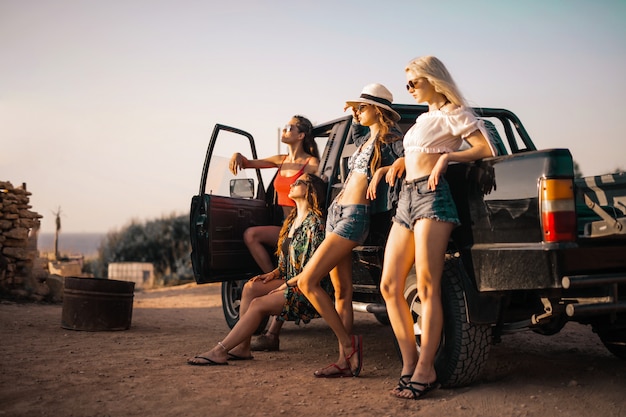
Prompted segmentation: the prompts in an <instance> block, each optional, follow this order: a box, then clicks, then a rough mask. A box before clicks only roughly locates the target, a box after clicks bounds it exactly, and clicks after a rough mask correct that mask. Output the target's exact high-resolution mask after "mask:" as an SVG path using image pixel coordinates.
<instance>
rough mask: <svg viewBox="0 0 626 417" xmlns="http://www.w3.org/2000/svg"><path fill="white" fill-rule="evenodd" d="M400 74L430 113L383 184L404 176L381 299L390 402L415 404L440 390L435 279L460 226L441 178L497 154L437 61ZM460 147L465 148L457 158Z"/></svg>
mask: <svg viewBox="0 0 626 417" xmlns="http://www.w3.org/2000/svg"><path fill="white" fill-rule="evenodd" d="M405 73H406V79H407V86H406V87H407V90H408V91H409V93H410V94H411V95H412V96H413V98H414V99H415V101H416V102H418V103H427V104H428V108H429V110H428V112H426V113H423V114H421V115H420V116H419V117H418V118H417V120H416V122H415V124H414V125H413V126H412V127H411V128H410V129H409V130H408V131H407V133H406V135H405V136H404V140H403V142H404V149H405V154H406V155H405V157H404V158H400V159H398V161H396V163H394V166H393V167H392V168H391V169H389V171H388V173H387V176H386V179H387V180H388V181H394V180H395V179H396V178H398V177H399V176H401V175H402V174H404V173H406V179H405V182H404V183H403V184H402V190H401V192H400V199H399V201H398V207H397V210H396V214H395V216H394V218H393V224H392V226H391V231H390V233H389V237H388V239H387V244H386V247H385V257H384V259H385V260H384V265H383V273H382V278H381V291H382V293H383V297H384V298H385V302H386V305H387V312H388V314H389V320H390V321H391V325H392V327H393V331H394V333H395V335H396V338H397V340H398V345H399V347H400V351H401V353H402V372H401V374H400V375H401V377H400V381H399V383H398V386H397V387H396V388H395V389H394V390H392V394H393V395H395V396H397V397H400V398H408V399H419V398H422V397H424V396H425V395H426V394H428V393H429V392H430V391H432V390H433V389H436V388H437V387H438V386H439V384H438V382H437V374H436V372H435V367H434V362H435V354H436V352H437V348H438V346H439V341H440V338H441V332H442V328H443V310H442V305H441V276H442V273H443V267H444V260H445V253H446V249H447V246H448V240H449V238H450V234H451V232H452V229H454V227H455V226H456V225H458V224H459V218H458V214H457V210H456V206H455V204H454V201H453V200H452V195H451V193H450V188H449V186H448V183H447V182H446V180H445V178H444V177H443V174H444V173H445V171H446V168H447V166H448V163H449V162H452V161H454V162H472V161H475V160H477V159H481V158H487V157H490V156H493V155H494V154H495V152H494V150H493V148H492V147H491V144H490V143H489V141H488V140H487V138H488V136H487V132H486V130H485V126H484V123H483V122H482V121H481V120H479V119H477V118H476V116H475V115H474V114H473V113H472V111H471V109H469V108H468V107H467V105H466V103H465V100H464V99H463V96H462V95H461V93H460V92H459V90H458V88H457V86H456V84H455V83H454V81H453V79H452V77H451V76H450V74H449V73H448V71H447V69H446V68H445V66H444V65H443V63H442V62H441V61H439V60H438V59H437V58H435V57H432V56H426V57H421V58H417V59H415V60H413V61H411V62H410V63H409V64H408V65H407V67H406V69H405ZM463 141H465V142H467V143H468V144H469V145H470V147H469V148H468V149H464V150H460V147H461V144H462V142H463ZM405 171H406V172H405ZM413 264H415V273H416V275H417V289H418V294H419V297H420V301H421V303H422V316H421V318H422V320H421V331H422V333H421V350H420V353H419V354H418V352H417V347H416V344H415V334H414V329H413V319H412V316H411V312H410V311H409V307H408V305H407V303H406V301H405V299H404V286H405V282H406V279H407V275H408V273H409V270H410V269H411V267H412V266H413Z"/></svg>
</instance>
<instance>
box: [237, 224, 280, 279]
mask: <svg viewBox="0 0 626 417" xmlns="http://www.w3.org/2000/svg"><path fill="white" fill-rule="evenodd" d="M279 233H280V226H254V227H248V228H247V229H246V230H245V231H244V232H243V241H244V242H245V244H246V246H247V247H248V250H249V251H250V254H251V255H252V257H253V258H254V260H255V261H256V263H257V265H259V268H261V271H263V272H264V273H268V272H270V271H272V270H273V269H274V263H273V262H272V258H271V255H270V253H269V252H268V251H267V248H268V247H269V248H272V250H275V249H276V245H277V244H278V235H279Z"/></svg>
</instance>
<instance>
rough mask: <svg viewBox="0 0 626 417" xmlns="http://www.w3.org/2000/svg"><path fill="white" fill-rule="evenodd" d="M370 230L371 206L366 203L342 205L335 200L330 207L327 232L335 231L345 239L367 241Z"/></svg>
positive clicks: (361, 242)
mask: <svg viewBox="0 0 626 417" xmlns="http://www.w3.org/2000/svg"><path fill="white" fill-rule="evenodd" d="M369 230H370V206H368V205H364V204H348V205H345V206H344V205H341V204H337V203H336V202H334V201H333V203H332V204H331V205H330V207H329V208H328V217H327V218H326V234H328V233H331V232H332V233H335V234H336V235H338V236H341V237H342V238H344V239H348V240H351V241H353V242H357V243H358V244H359V245H361V244H363V242H365V239H366V238H367V234H368V233H369Z"/></svg>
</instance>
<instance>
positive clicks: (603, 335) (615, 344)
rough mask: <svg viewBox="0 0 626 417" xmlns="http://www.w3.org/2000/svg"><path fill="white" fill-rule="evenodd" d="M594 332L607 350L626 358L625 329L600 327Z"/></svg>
mask: <svg viewBox="0 0 626 417" xmlns="http://www.w3.org/2000/svg"><path fill="white" fill-rule="evenodd" d="M596 332H597V333H598V336H600V340H601V341H602V343H603V344H604V346H606V348H607V349H608V350H609V352H611V353H612V354H614V355H615V356H617V357H618V358H620V359H626V329H602V330H597V331H596Z"/></svg>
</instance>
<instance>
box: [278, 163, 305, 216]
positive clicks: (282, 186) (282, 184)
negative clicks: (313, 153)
mask: <svg viewBox="0 0 626 417" xmlns="http://www.w3.org/2000/svg"><path fill="white" fill-rule="evenodd" d="M285 158H287V156H285ZM284 162H285V159H283V162H281V164H280V167H279V168H278V172H277V173H276V178H274V190H275V191H276V196H277V200H278V201H277V202H278V205H279V206H287V207H295V206H296V202H295V201H293V200H292V199H291V198H289V188H291V184H293V183H294V182H296V180H297V179H298V178H299V177H300V175H302V174H303V173H304V168H306V166H307V165H308V164H309V160H308V159H307V160H306V162H305V163H304V165H302V168H300V171H298V172H296V173H295V174H294V175H291V176H289V177H285V176H284V175H282V174H281V173H280V169H281V168H282V167H283V163H284Z"/></svg>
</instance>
